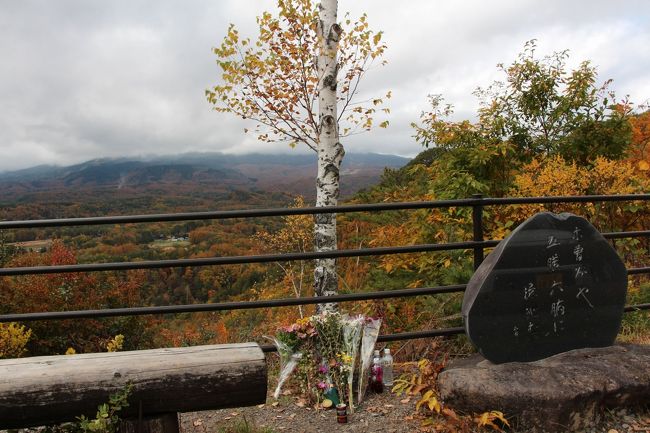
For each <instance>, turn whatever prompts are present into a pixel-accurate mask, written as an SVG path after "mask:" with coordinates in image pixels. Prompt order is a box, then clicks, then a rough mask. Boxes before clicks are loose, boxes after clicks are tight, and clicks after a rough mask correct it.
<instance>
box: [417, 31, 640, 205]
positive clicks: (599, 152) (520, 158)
mask: <svg viewBox="0 0 650 433" xmlns="http://www.w3.org/2000/svg"><path fill="white" fill-rule="evenodd" d="M568 56H569V53H568V51H566V50H565V51H560V52H555V53H553V54H551V55H548V56H544V57H542V58H539V57H537V55H536V43H535V41H534V40H533V41H529V42H527V43H526V45H525V46H524V50H523V51H522V52H521V53H520V54H519V55H518V57H517V58H516V60H515V61H514V62H512V63H511V64H510V65H507V66H505V65H503V64H499V65H498V68H499V70H500V71H501V72H502V73H503V74H504V75H505V77H504V79H503V80H502V81H495V82H494V83H492V84H491V85H489V86H488V87H486V88H480V87H479V88H478V89H477V90H476V91H475V92H474V94H475V95H476V96H477V97H478V99H479V109H478V113H477V121H475V122H472V121H470V120H462V121H453V120H450V117H451V115H452V114H453V106H452V105H451V104H446V103H445V102H444V100H443V98H442V96H440V95H432V96H430V97H429V101H430V104H431V110H430V111H426V112H423V113H422V115H421V117H420V123H419V124H418V123H413V127H414V128H415V138H416V140H417V141H419V142H420V143H422V144H423V145H424V146H427V147H428V146H436V147H439V148H442V149H445V150H446V152H445V155H446V169H447V170H449V171H450V172H455V173H456V175H457V176H456V177H458V178H461V177H466V179H465V180H464V181H463V184H465V185H468V184H471V183H472V181H476V182H475V184H474V186H473V187H471V188H470V190H468V191H466V192H467V193H471V192H472V191H471V189H474V190H475V191H474V192H490V193H492V194H495V193H496V194H499V193H502V192H504V191H505V190H506V189H507V188H508V187H509V186H510V185H511V182H512V180H513V177H512V174H513V169H516V168H517V167H518V166H520V165H521V164H525V163H528V162H530V161H531V160H533V159H534V158H539V157H552V156H561V157H562V158H564V159H565V160H567V161H573V162H575V163H577V164H578V165H581V166H588V165H591V164H593V163H594V161H595V160H596V158H598V157H605V158H609V159H618V158H621V157H623V156H624V155H625V152H626V150H627V149H628V147H629V145H630V143H631V139H632V128H631V126H630V122H629V119H630V116H631V114H632V109H631V104H630V103H629V101H627V99H623V100H618V99H617V98H616V95H615V93H614V91H613V90H611V89H610V85H611V82H612V81H611V80H607V81H605V82H604V83H602V84H597V79H598V74H597V71H596V68H595V67H594V66H593V65H591V63H590V62H589V61H583V62H582V63H580V65H579V66H578V67H577V68H576V69H572V70H571V69H569V68H568V67H567V59H568ZM488 180H489V183H490V184H489V185H488V184H486V183H485V181H488ZM481 183H482V184H481Z"/></svg>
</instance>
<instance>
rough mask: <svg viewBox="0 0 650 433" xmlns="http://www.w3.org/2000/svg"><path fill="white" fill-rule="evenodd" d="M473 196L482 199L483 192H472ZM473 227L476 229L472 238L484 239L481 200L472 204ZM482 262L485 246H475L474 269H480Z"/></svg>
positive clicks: (476, 240) (476, 239) (478, 240)
mask: <svg viewBox="0 0 650 433" xmlns="http://www.w3.org/2000/svg"><path fill="white" fill-rule="evenodd" d="M472 198H474V199H476V200H482V199H483V194H472ZM472 228H473V229H474V230H473V231H474V236H473V238H472V240H473V241H475V242H481V241H483V205H482V204H481V203H480V202H479V203H478V204H474V205H472ZM481 262H483V247H474V270H476V269H478V267H479V265H480V264H481Z"/></svg>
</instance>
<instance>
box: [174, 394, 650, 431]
mask: <svg viewBox="0 0 650 433" xmlns="http://www.w3.org/2000/svg"><path fill="white" fill-rule="evenodd" d="M272 401H273V400H272V399H269V402H268V403H267V404H264V405H260V406H253V407H247V408H238V409H223V410H215V411H205V412H193V413H187V414H183V415H182V416H181V432H182V433H214V432H217V431H218V430H219V428H224V427H226V426H228V425H231V424H234V423H237V422H238V421H239V422H241V421H243V420H244V419H245V420H246V421H247V422H248V423H250V424H251V425H254V426H256V427H258V428H262V427H268V428H271V429H272V430H273V431H274V432H278V433H327V432H354V433H380V432H383V433H405V432H420V431H428V432H433V431H435V430H434V429H432V428H428V429H427V428H423V427H422V421H423V420H424V416H423V415H417V414H416V413H415V402H416V401H417V400H415V397H411V398H410V399H409V398H404V397H397V396H396V395H394V394H390V393H387V392H385V393H383V394H372V395H370V396H369V398H368V399H367V400H366V401H364V402H363V403H362V404H361V406H360V408H359V409H358V410H357V411H356V413H354V414H352V415H349V416H348V420H349V422H348V424H338V423H337V422H336V411H335V410H315V409H313V408H309V407H304V406H303V407H301V406H300V405H299V403H297V402H298V399H297V398H295V397H293V396H291V395H288V396H283V397H282V398H281V399H280V401H279V402H278V403H277V404H273V403H271V402H272ZM472 431H476V432H479V431H483V432H486V431H493V430H489V429H487V430H479V429H478V428H473V430H472ZM515 431H516V432H519V433H526V432H525V431H523V430H515ZM577 433H650V411H649V410H647V409H646V410H638V411H637V412H629V411H627V410H619V411H615V412H607V413H606V414H605V422H604V423H602V424H601V425H599V426H595V427H592V428H587V429H585V430H581V431H580V432H577Z"/></svg>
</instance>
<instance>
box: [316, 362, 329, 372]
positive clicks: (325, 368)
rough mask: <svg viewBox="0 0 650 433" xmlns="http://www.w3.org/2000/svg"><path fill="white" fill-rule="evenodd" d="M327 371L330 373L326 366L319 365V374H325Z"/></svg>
mask: <svg viewBox="0 0 650 433" xmlns="http://www.w3.org/2000/svg"><path fill="white" fill-rule="evenodd" d="M328 371H330V369H329V367H328V366H327V365H326V364H321V365H320V367H318V372H319V373H320V374H326V373H327V372H328Z"/></svg>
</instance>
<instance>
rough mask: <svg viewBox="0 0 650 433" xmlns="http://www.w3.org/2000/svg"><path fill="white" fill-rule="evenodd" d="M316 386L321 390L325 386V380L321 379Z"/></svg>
mask: <svg viewBox="0 0 650 433" xmlns="http://www.w3.org/2000/svg"><path fill="white" fill-rule="evenodd" d="M316 387H318V389H321V390H322V389H325V388H327V384H326V383H325V382H322V381H321V382H318V385H316Z"/></svg>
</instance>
